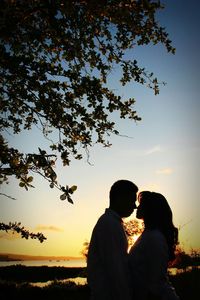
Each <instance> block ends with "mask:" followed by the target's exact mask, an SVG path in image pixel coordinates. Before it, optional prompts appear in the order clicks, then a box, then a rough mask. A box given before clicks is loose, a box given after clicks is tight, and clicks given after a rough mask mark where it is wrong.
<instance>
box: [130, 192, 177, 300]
mask: <svg viewBox="0 0 200 300" xmlns="http://www.w3.org/2000/svg"><path fill="white" fill-rule="evenodd" d="M138 201H139V206H138V209H137V214H136V216H137V218H138V219H143V221H144V231H143V233H142V234H141V236H140V237H139V238H138V239H137V241H136V242H135V244H134V245H133V246H132V248H131V250H130V252H129V263H130V269H131V285H132V288H133V299H134V300H150V299H154V300H157V299H160V300H178V299H179V297H178V296H177V294H176V292H175V289H174V288H173V286H172V285H171V283H170V282H169V280H168V276H167V268H168V263H169V262H170V261H172V260H173V259H174V258H175V254H174V252H175V248H176V244H177V242H178V229H177V228H176V227H175V226H174V224H173V220H172V211H171V208H170V206H169V204H168V202H167V200H166V199H165V197H164V196H163V195H161V194H159V193H155V192H149V191H143V192H140V193H139V196H138Z"/></svg>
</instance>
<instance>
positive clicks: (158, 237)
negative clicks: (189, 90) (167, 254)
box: [143, 229, 166, 244]
mask: <svg viewBox="0 0 200 300" xmlns="http://www.w3.org/2000/svg"><path fill="white" fill-rule="evenodd" d="M143 235H144V238H145V239H146V240H147V241H149V242H151V243H152V244H155V243H156V244H157V243H159V244H160V243H166V239H165V237H164V235H163V233H162V232H161V231H160V230H158V229H146V230H145V231H144V233H143Z"/></svg>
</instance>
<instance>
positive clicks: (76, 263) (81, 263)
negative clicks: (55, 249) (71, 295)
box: [0, 258, 87, 287]
mask: <svg viewBox="0 0 200 300" xmlns="http://www.w3.org/2000/svg"><path fill="white" fill-rule="evenodd" d="M13 265H23V266H28V267H32V266H48V267H68V268H70V267H72V268H73V267H81V268H82V267H86V260H85V259H84V258H78V259H66V260H21V261H19V260H17V261H0V267H6V266H13ZM69 281H70V282H74V283H75V284H78V285H85V284H86V283H87V279H86V278H82V277H76V278H67V279H62V280H57V282H61V283H65V282H66V283H67V282H69ZM52 282H53V281H52V280H48V281H46V282H29V284H31V285H33V286H38V287H44V286H48V285H50V284H51V283H52Z"/></svg>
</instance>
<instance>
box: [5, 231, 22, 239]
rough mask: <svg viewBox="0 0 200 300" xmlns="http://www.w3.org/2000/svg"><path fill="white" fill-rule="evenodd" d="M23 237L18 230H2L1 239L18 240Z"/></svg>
mask: <svg viewBox="0 0 200 300" xmlns="http://www.w3.org/2000/svg"><path fill="white" fill-rule="evenodd" d="M19 238H21V235H20V234H19V233H17V232H5V231H4V232H1V233H0V240H9V241H11V240H17V239H19Z"/></svg>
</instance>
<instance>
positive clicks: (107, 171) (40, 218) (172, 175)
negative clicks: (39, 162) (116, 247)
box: [0, 0, 200, 256]
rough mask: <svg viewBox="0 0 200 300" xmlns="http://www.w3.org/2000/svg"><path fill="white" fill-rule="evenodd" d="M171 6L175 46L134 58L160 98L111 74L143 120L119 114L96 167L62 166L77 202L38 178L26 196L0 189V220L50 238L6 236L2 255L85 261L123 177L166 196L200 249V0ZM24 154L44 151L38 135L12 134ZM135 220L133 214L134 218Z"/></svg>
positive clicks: (94, 159)
mask: <svg viewBox="0 0 200 300" xmlns="http://www.w3.org/2000/svg"><path fill="white" fill-rule="evenodd" d="M163 2H164V3H165V4H166V7H165V9H164V10H163V11H162V12H160V13H159V15H158V19H159V20H160V22H161V24H162V25H163V26H165V27H166V29H167V32H168V33H169V37H170V38H171V40H172V41H173V46H174V47H175V48H176V54H175V55H172V54H169V53H167V51H166V49H165V48H164V47H163V46H159V45H158V46H149V47H138V48H136V49H135V50H134V52H132V53H129V54H128V55H129V56H130V58H133V59H134V58H136V59H137V60H138V63H139V64H140V65H141V66H145V67H146V69H147V70H149V71H153V72H154V74H155V75H156V76H157V77H158V78H159V79H160V81H165V82H166V83H167V84H166V85H165V86H161V87H160V94H159V95H157V96H155V95H154V94H153V91H152V90H149V89H147V88H145V87H144V86H139V85H137V84H135V83H130V84H128V85H127V86H126V87H125V88H124V89H123V90H122V89H121V88H120V87H119V85H118V84H117V80H116V78H117V77H118V73H117V70H116V69H115V70H113V72H112V74H111V78H110V82H109V85H110V87H111V88H113V89H115V90H117V92H118V93H119V94H121V95H123V96H124V98H127V97H135V99H136V105H135V109H136V110H137V112H138V115H139V116H140V117H141V118H142V121H141V122H138V123H135V122H131V121H129V120H120V119H119V118H118V117H117V116H114V120H115V122H116V125H117V128H118V129H119V131H120V133H121V136H111V137H110V142H111V143H112V146H111V147H110V148H104V147H102V146H100V145H96V146H94V147H92V148H91V149H90V157H89V161H90V164H89V163H88V162H87V157H86V156H85V157H84V158H83V159H82V160H81V161H75V160H74V161H72V162H71V165H70V167H65V168H62V167H61V164H58V166H57V169H56V171H57V173H58V178H59V181H60V183H61V184H62V185H65V184H68V185H69V186H71V185H77V187H78V189H77V191H76V192H75V193H74V194H73V201H74V204H73V205H72V204H70V203H68V202H67V201H61V200H60V199H59V197H60V194H61V193H60V191H59V190H56V189H50V188H49V184H48V182H46V181H44V180H43V179H42V178H40V177H39V176H35V177H34V182H33V184H34V186H35V188H33V189H30V190H29V191H28V192H27V191H26V190H24V189H22V188H20V187H19V186H18V182H17V181H16V180H15V179H14V178H13V179H11V180H10V183H9V184H8V185H3V186H2V187H1V191H0V192H1V193H5V194H8V195H10V196H13V197H15V198H16V200H11V199H8V198H7V197H3V196H1V198H0V220H1V222H5V223H8V222H9V221H12V222H21V224H22V225H23V226H25V227H26V228H28V229H29V230H30V231H32V232H43V234H44V235H45V236H46V237H47V240H46V241H44V242H43V243H40V242H39V241H37V240H31V239H29V240H24V239H21V238H19V236H18V235H17V234H9V233H6V232H3V231H2V232H0V253H5V252H6V253H16V254H26V255H55V256H59V255H60V256H63V255H64V256H80V255H81V251H82V249H83V244H84V242H86V241H87V242H89V240H90V237H91V233H92V229H93V227H94V225H95V223H96V221H97V219H98V218H99V216H100V215H101V214H102V213H103V212H104V210H105V208H106V207H108V205H109V190H110V187H111V185H112V184H113V183H114V182H115V181H116V180H118V179H128V180H131V181H133V182H134V183H135V184H136V185H137V186H138V188H139V190H140V191H141V190H151V191H156V192H160V193H162V194H163V195H164V196H165V197H166V198H167V200H168V202H169V205H170V207H171V209H172V212H173V220H174V224H175V226H177V227H178V228H179V229H180V231H179V241H180V244H181V246H183V247H184V249H185V250H186V251H190V250H191V249H196V248H198V249H199V248H200V235H199V232H198V231H199V228H200V218H199V211H200V210H199V208H200V207H199V206H200V205H199V195H200V184H199V178H200V171H199V170H200V155H199V153H200V134H199V128H200V126H199V125H200V120H199V112H200V101H199V70H200V60H199V51H200V49H199V45H200V35H199V28H200V24H199V23H200V21H199V9H200V4H199V1H198V0H196V1H195V0H191V1H186V0H177V1H170V0H168V1H163ZM9 141H10V143H11V144H13V145H15V146H18V147H19V149H22V150H24V149H26V150H28V151H32V150H33V151H37V147H38V146H40V147H41V148H42V147H43V146H44V141H43V140H42V137H41V134H40V133H39V132H38V131H37V130H32V132H31V133H30V132H28V134H27V133H23V134H21V135H20V136H13V135H9ZM134 217H135V212H134V213H133V214H132V215H131V217H130V218H129V219H131V218H134Z"/></svg>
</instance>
